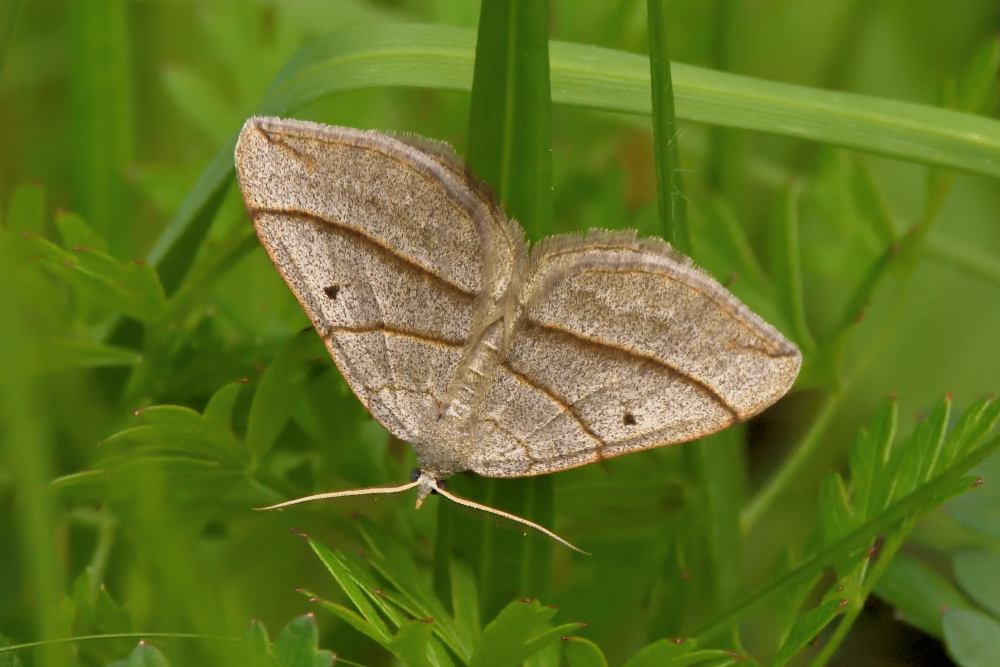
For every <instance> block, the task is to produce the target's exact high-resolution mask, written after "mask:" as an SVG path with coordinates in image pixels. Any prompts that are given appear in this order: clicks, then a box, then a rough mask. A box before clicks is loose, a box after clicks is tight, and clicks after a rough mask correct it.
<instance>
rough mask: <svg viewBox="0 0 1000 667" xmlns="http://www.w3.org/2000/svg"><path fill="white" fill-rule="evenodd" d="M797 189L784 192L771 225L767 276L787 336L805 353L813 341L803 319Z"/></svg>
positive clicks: (803, 303) (803, 305)
mask: <svg viewBox="0 0 1000 667" xmlns="http://www.w3.org/2000/svg"><path fill="white" fill-rule="evenodd" d="M800 192H801V188H800V187H799V185H798V184H793V185H791V186H789V187H788V188H786V189H785V197H784V201H783V204H784V205H783V206H782V208H781V212H780V213H779V214H778V219H777V220H775V221H774V222H773V223H772V224H771V225H770V229H771V238H770V243H771V253H770V257H771V277H772V279H773V281H774V288H775V294H777V297H778V304H779V306H780V307H781V310H782V314H783V315H784V318H785V321H786V322H788V324H789V326H790V327H791V332H790V333H791V336H792V338H793V339H794V340H795V342H797V343H798V344H799V346H800V347H801V348H802V349H803V350H806V351H807V352H808V351H810V350H812V349H813V348H815V346H816V341H815V340H814V339H813V335H812V332H811V331H810V330H809V323H808V321H807V320H806V309H805V296H804V292H803V288H802V257H801V246H802V244H801V243H800V242H799V196H800Z"/></svg>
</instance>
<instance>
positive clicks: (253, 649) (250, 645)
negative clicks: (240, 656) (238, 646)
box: [243, 619, 281, 667]
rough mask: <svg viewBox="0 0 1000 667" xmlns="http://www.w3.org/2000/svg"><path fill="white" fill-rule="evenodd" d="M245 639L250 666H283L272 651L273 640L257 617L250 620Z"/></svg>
mask: <svg viewBox="0 0 1000 667" xmlns="http://www.w3.org/2000/svg"><path fill="white" fill-rule="evenodd" d="M243 641H244V647H245V651H246V657H247V663H246V664H247V666H248V667H281V666H280V665H279V664H278V661H277V660H276V659H275V657H274V654H273V653H272V652H271V640H270V638H269V637H268V636H267V628H265V627H264V624H263V623H261V622H260V621H258V620H256V619H254V620H252V621H250V627H249V628H247V632H246V634H245V635H244V637H243Z"/></svg>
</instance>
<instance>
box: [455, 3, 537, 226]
mask: <svg viewBox="0 0 1000 667" xmlns="http://www.w3.org/2000/svg"><path fill="white" fill-rule="evenodd" d="M548 46H549V42H548V3H547V2H538V1H537V0H535V1H527V0H512V1H509V2H508V1H505V0H485V1H484V2H483V4H482V10H481V16H480V19H479V38H478V41H477V46H476V65H475V74H474V76H473V83H472V100H471V102H470V109H469V151H468V161H469V166H471V167H472V169H473V171H474V172H475V173H476V174H477V175H478V176H479V177H480V178H482V179H483V180H485V181H486V182H487V183H489V184H491V185H492V186H493V187H494V188H495V191H496V193H497V196H498V197H499V199H500V201H501V202H503V204H504V207H505V209H506V211H507V214H508V215H510V216H512V217H514V218H517V219H518V220H519V221H520V222H521V225H522V226H523V227H524V228H525V231H526V232H527V233H528V237H529V238H535V239H537V238H540V237H541V236H543V235H544V234H545V232H546V231H547V230H548V229H549V228H550V226H551V221H552V194H551V187H552V157H551V153H550V150H551V146H552V127H551V125H552V123H551V117H552V115H551V111H550V107H551V101H550V100H551V93H550V91H549V67H548V65H549V49H548Z"/></svg>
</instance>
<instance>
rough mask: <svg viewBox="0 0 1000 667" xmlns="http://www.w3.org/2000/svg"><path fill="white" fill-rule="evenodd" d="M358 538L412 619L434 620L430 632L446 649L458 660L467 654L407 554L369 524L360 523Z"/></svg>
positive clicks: (424, 580)
mask: <svg viewBox="0 0 1000 667" xmlns="http://www.w3.org/2000/svg"><path fill="white" fill-rule="evenodd" d="M360 527H361V534H362V535H363V536H364V538H365V542H367V543H368V546H369V547H370V548H371V551H372V553H371V555H370V562H371V564H372V565H373V566H374V567H375V569H376V570H377V571H378V573H379V574H380V575H382V576H383V577H385V579H386V580H387V581H389V583H391V584H392V585H393V586H394V587H395V588H396V590H397V591H399V593H400V595H401V596H402V597H403V598H404V600H405V602H406V604H407V606H408V610H409V613H410V614H411V615H412V616H414V617H420V618H424V617H427V618H432V619H434V630H435V633H436V634H437V636H438V637H440V638H441V640H442V641H444V642H445V644H447V645H448V647H449V648H450V649H452V650H453V651H455V653H456V654H457V655H459V656H460V657H463V658H464V657H465V656H468V655H469V654H470V653H471V649H470V647H469V646H468V645H467V644H465V643H463V641H462V637H461V634H460V633H459V631H458V630H457V629H456V627H455V621H454V620H453V619H452V617H451V615H450V614H448V612H447V611H446V610H445V608H444V605H443V604H442V603H441V601H440V599H438V597H437V595H435V594H434V591H433V590H432V589H431V586H430V584H429V583H428V582H427V581H426V579H425V578H424V576H423V575H422V574H421V572H420V570H419V569H418V568H417V565H416V563H414V562H413V557H412V556H411V555H410V553H409V551H407V550H406V549H404V548H403V547H402V546H401V545H400V544H399V543H398V542H396V541H395V540H393V539H391V538H390V537H389V536H387V535H386V534H384V533H383V532H382V531H380V530H378V529H376V528H375V527H374V526H373V525H372V524H371V523H370V522H368V521H361V522H360Z"/></svg>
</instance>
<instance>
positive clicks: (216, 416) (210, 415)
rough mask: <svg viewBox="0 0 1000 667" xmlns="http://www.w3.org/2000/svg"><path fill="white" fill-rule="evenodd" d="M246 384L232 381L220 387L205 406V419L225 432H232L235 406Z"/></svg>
mask: <svg viewBox="0 0 1000 667" xmlns="http://www.w3.org/2000/svg"><path fill="white" fill-rule="evenodd" d="M245 384H246V383H245V382H230V383H229V384H224V385H222V386H221V387H219V389H217V390H216V392H215V393H214V394H212V398H210V399H208V405H206V406H205V413H204V416H205V421H207V422H208V423H210V424H211V425H212V426H213V427H215V428H217V429H219V431H221V432H223V433H232V427H233V408H234V407H235V406H236V399H238V398H239V395H240V390H242V389H243V387H244V385H245Z"/></svg>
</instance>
